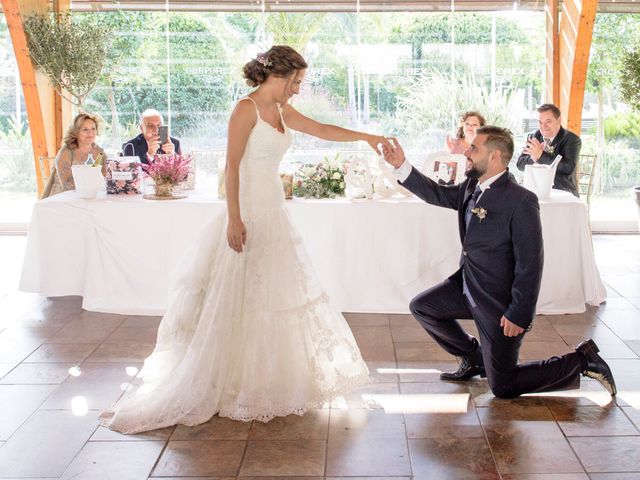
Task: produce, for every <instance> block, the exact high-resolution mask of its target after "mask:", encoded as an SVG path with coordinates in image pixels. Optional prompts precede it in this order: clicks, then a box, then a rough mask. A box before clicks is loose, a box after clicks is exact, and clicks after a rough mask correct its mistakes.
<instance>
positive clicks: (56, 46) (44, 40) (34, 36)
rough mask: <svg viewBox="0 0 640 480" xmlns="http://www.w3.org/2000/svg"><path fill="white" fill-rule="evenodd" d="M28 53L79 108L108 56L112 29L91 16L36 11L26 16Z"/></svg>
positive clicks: (62, 93) (61, 93) (55, 85)
mask: <svg viewBox="0 0 640 480" xmlns="http://www.w3.org/2000/svg"><path fill="white" fill-rule="evenodd" d="M24 29H25V32H26V33H27V42H28V46H29V53H30V55H31V58H32V59H33V62H34V63H35V64H36V67H37V68H38V69H39V70H41V71H42V72H43V73H44V74H45V75H47V77H48V78H49V81H50V82H51V84H52V85H53V87H54V88H55V89H56V90H57V91H58V93H60V95H61V96H63V97H64V98H66V99H67V100H69V101H70V102H71V103H73V104H74V105H76V106H77V107H79V108H81V107H82V103H83V102H84V100H85V98H87V95H88V94H89V92H91V89H93V87H94V86H95V84H96V82H97V81H98V78H99V77H100V74H101V73H102V69H103V67H104V65H105V61H106V59H107V53H108V49H109V45H110V37H111V33H112V30H111V28H109V27H107V26H104V25H100V24H99V23H98V21H97V19H95V18H94V17H92V16H83V18H82V19H76V18H73V17H72V15H71V14H44V15H41V14H36V15H31V16H29V17H27V18H26V20H25V22H24Z"/></svg>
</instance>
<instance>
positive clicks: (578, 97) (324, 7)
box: [0, 0, 640, 193]
mask: <svg viewBox="0 0 640 480" xmlns="http://www.w3.org/2000/svg"><path fill="white" fill-rule="evenodd" d="M639 3H640V2H639ZM0 4H1V5H2V9H3V12H4V15H5V17H6V20H7V24H8V26H9V31H10V35H11V40H12V42H13V48H14V50H15V56H16V60H17V64H18V69H19V72H20V78H21V81H22V88H23V91H24V98H25V103H26V108H27V115H28V117H29V126H30V130H31V139H32V143H33V153H34V157H35V158H34V160H35V162H36V178H37V182H38V192H39V193H40V192H42V189H43V181H42V176H41V174H40V168H38V158H39V157H49V156H54V155H55V154H56V152H57V151H58V149H59V148H60V144H61V140H62V134H63V131H64V128H65V127H66V125H68V124H69V122H70V121H71V106H70V104H68V102H66V101H65V100H63V99H62V98H61V97H60V95H58V94H57V92H56V91H55V90H54V89H53V87H52V86H51V85H50V84H49V82H48V80H47V79H46V77H45V76H44V75H43V74H41V73H40V72H38V71H37V70H36V68H35V66H34V65H33V63H32V61H31V57H30V56H29V51H28V47H27V40H26V36H25V32H24V29H23V18H24V17H25V16H26V15H30V14H33V13H45V12H47V11H54V12H60V13H63V12H68V11H71V10H73V11H85V12H86V11H109V10H116V9H127V10H147V11H148V10H156V11H158V10H161V11H164V10H165V9H166V8H167V6H169V8H170V10H171V11H221V12H225V11H226V12H231V11H236V12H237V11H247V12H261V11H266V12H281V11H287V12H314V11H317V12H320V11H333V12H354V11H358V12H387V11H404V12H407V11H409V12H411V11H415V12H451V11H491V10H506V9H510V8H520V9H524V10H537V11H541V10H544V12H545V15H546V63H547V68H546V83H547V101H549V102H553V103H555V104H556V105H558V106H559V107H560V110H561V111H562V113H563V122H564V125H565V127H567V128H568V129H569V130H573V131H574V132H579V131H580V126H581V121H582V106H583V100H584V90H585V83H586V76H587V66H588V63H589V51H590V48H591V37H592V33H593V25H594V22H595V16H596V12H597V11H601V12H612V13H613V12H637V11H640V4H638V3H636V2H635V0H633V1H616V0H600V1H598V0H563V1H562V2H561V1H560V0H516V1H515V2H514V1H513V0H488V1H480V0H455V2H452V1H451V0H439V1H438V0H437V1H425V0H288V1H286V2H285V1H278V0H252V1H250V0H220V1H215V2H212V1H205V0H190V1H179V2H177V1H173V2H169V4H167V2H165V1H154V0H151V1H143V0H119V1H106V0H105V1H95V0H74V1H71V0H49V1H47V0H0Z"/></svg>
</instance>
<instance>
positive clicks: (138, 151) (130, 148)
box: [122, 134, 182, 163]
mask: <svg viewBox="0 0 640 480" xmlns="http://www.w3.org/2000/svg"><path fill="white" fill-rule="evenodd" d="M169 139H170V140H171V143H173V146H174V147H175V151H176V153H178V154H180V153H182V150H180V140H178V139H177V138H174V137H169ZM148 149H149V145H148V144H147V141H146V140H145V138H144V135H143V134H140V135H138V136H137V137H134V138H132V139H131V140H129V141H128V142H125V143H123V144H122V154H123V155H125V156H127V155H131V156H133V155H135V156H137V157H139V158H140V161H141V162H142V163H149V161H148V160H147V150H148ZM157 153H165V152H164V150H162V148H159V149H158V152H157Z"/></svg>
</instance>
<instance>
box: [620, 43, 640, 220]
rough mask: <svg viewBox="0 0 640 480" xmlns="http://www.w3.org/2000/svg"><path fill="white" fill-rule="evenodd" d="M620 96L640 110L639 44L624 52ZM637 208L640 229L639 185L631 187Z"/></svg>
mask: <svg viewBox="0 0 640 480" xmlns="http://www.w3.org/2000/svg"><path fill="white" fill-rule="evenodd" d="M620 87H621V89H620V90H621V94H622V98H623V100H624V101H625V102H627V103H628V104H629V105H630V106H631V107H632V108H633V109H634V110H637V111H639V112H640V45H636V46H635V47H634V48H633V49H631V50H629V51H628V52H626V53H625V54H624V57H623V59H622V69H621V71H620ZM632 192H633V196H634V197H635V201H636V208H637V210H638V228H639V229H640V185H638V186H635V187H633V188H632Z"/></svg>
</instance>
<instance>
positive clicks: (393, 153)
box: [382, 138, 405, 168]
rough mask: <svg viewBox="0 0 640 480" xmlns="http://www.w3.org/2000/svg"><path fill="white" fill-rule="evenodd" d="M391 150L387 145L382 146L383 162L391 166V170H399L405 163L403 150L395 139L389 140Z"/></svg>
mask: <svg viewBox="0 0 640 480" xmlns="http://www.w3.org/2000/svg"><path fill="white" fill-rule="evenodd" d="M389 140H390V142H389V143H390V144H391V148H390V147H388V146H387V145H385V144H383V145H382V154H383V155H384V160H385V161H386V162H387V163H388V164H389V165H392V166H393V168H400V167H401V166H402V164H403V163H404V161H405V157H404V150H403V149H402V146H401V145H400V143H399V142H398V139H397V138H390V139H389Z"/></svg>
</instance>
